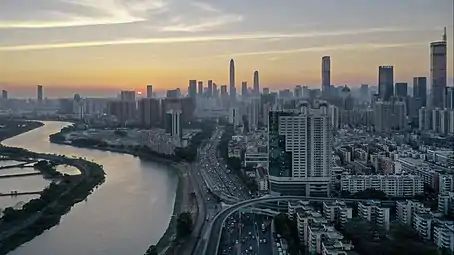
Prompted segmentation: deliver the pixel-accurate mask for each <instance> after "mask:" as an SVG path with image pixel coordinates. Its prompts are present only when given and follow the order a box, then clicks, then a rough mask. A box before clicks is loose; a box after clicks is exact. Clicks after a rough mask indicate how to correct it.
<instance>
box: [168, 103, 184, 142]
mask: <svg viewBox="0 0 454 255" xmlns="http://www.w3.org/2000/svg"><path fill="white" fill-rule="evenodd" d="M166 131H167V133H170V135H171V136H172V138H174V139H177V140H180V139H181V138H182V136H183V128H182V126H181V110H179V109H170V110H168V111H167V113H166Z"/></svg>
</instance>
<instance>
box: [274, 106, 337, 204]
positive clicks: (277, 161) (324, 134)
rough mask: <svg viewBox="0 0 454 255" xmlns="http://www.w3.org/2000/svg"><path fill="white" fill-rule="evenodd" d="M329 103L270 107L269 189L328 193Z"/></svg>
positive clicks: (285, 192) (330, 139)
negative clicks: (289, 107)
mask: <svg viewBox="0 0 454 255" xmlns="http://www.w3.org/2000/svg"><path fill="white" fill-rule="evenodd" d="M330 129H331V121H330V114H329V112H328V104H326V103H324V102H321V103H320V104H319V108H311V107H310V105H309V104H308V103H303V104H301V108H300V109H299V111H296V110H291V111H271V112H270V113H269V129H268V143H269V146H268V149H269V151H268V157H269V159H268V163H269V180H270V190H271V191H272V192H273V193H280V194H288V195H305V196H328V195H329V186H330V185H329V182H330V174H331V165H332V164H331V156H332V151H331V150H332V148H331V146H332V136H331V132H330Z"/></svg>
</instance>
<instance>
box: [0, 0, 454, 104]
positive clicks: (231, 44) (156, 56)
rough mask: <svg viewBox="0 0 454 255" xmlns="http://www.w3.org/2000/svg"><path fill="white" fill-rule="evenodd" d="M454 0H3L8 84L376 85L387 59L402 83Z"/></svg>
mask: <svg viewBox="0 0 454 255" xmlns="http://www.w3.org/2000/svg"><path fill="white" fill-rule="evenodd" d="M453 20H454V18H453V1H452V0H399V1H394V0H279V1H276V0H247V1H245V0H228V1H226V0H211V1H207V0H39V1H37V0H0V89H6V90H8V92H9V94H10V96H14V95H17V96H32V95H34V94H35V90H36V84H42V85H44V88H45V94H46V95H47V96H49V97H52V96H63V95H68V96H69V95H72V94H74V93H80V94H81V95H83V96H91V95H97V96H99V95H113V94H115V93H117V92H118V91H119V90H121V89H135V90H137V91H144V90H145V86H146V85H147V84H153V87H154V88H155V90H161V91H164V90H166V89H173V88H177V87H179V88H181V89H182V90H186V89H187V86H188V80H190V79H197V80H203V81H205V83H206V80H208V79H212V80H214V82H216V83H217V84H218V85H221V84H228V77H229V76H228V68H229V61H230V58H234V59H235V67H236V86H237V91H238V90H239V89H240V84H241V81H247V82H248V83H249V84H251V83H252V77H253V72H254V70H258V71H259V73H260V85H261V87H270V88H272V89H279V88H285V87H293V86H294V85H296V84H302V85H308V86H311V87H319V86H320V83H321V70H320V69H321V57H322V56H324V55H329V56H331V69H332V78H331V80H332V83H333V84H335V85H343V84H348V85H349V86H351V87H355V86H358V85H359V84H362V83H364V84H370V85H375V84H376V83H377V80H378V78H377V75H378V66H379V65H394V66H395V80H396V82H400V81H403V82H409V83H410V84H411V80H412V77H414V76H429V65H430V61H429V43H430V42H432V41H437V40H440V39H441V35H442V31H443V27H444V26H447V31H448V59H449V60H448V77H449V83H450V84H452V82H453V78H452V77H454V74H453V69H454V60H453V52H454V49H453V47H452V42H453V41H454V37H453V35H454V32H453V31H454V28H453Z"/></svg>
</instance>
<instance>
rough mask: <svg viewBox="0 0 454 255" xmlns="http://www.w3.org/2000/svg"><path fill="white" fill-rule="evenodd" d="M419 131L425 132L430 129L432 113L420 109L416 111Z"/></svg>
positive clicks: (422, 108) (424, 108)
mask: <svg viewBox="0 0 454 255" xmlns="http://www.w3.org/2000/svg"><path fill="white" fill-rule="evenodd" d="M418 119H419V130H421V131H425V130H429V129H431V128H432V111H430V110H428V109H427V108H426V107H421V108H420V109H419V111H418Z"/></svg>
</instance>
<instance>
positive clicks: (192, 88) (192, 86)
mask: <svg viewBox="0 0 454 255" xmlns="http://www.w3.org/2000/svg"><path fill="white" fill-rule="evenodd" d="M188 96H189V97H191V98H196V97H197V81H196V80H189V87H188Z"/></svg>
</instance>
